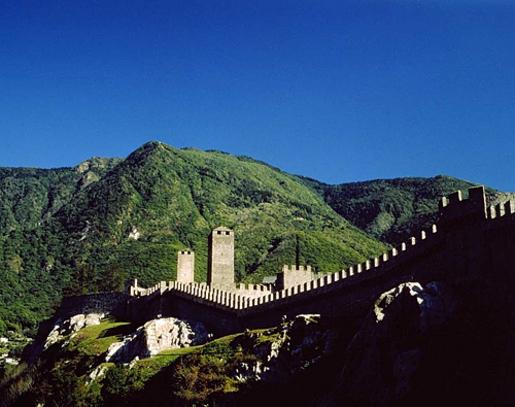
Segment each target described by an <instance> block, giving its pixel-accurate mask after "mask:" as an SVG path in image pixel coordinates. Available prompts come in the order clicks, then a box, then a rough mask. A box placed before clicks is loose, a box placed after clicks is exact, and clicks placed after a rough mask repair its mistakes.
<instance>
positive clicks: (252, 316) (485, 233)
mask: <svg viewBox="0 0 515 407" xmlns="http://www.w3.org/2000/svg"><path fill="white" fill-rule="evenodd" d="M485 202H486V201H485V193H484V188H483V187H475V188H471V189H470V190H469V197H468V198H467V199H463V197H462V194H461V192H456V193H453V194H451V195H450V196H449V197H445V198H442V200H441V202H440V214H439V219H438V221H437V224H435V225H433V226H432V227H431V228H430V229H429V230H423V231H420V232H419V233H418V235H417V236H416V237H411V238H410V239H408V241H407V242H404V243H402V244H400V245H399V246H398V247H395V248H392V249H391V250H389V251H388V252H386V253H383V254H382V255H381V256H378V257H375V258H372V259H369V260H366V261H364V262H363V263H360V264H356V265H354V266H352V267H349V268H347V269H344V270H341V271H338V272H336V273H332V274H326V275H323V276H320V277H318V278H314V279H313V280H311V281H309V282H305V283H302V284H298V285H293V286H291V287H288V288H286V289H283V290H280V291H275V292H273V291H271V290H270V288H269V287H267V286H261V285H256V286H248V285H247V286H243V285H240V286H239V287H238V286H237V288H236V289H235V290H231V291H226V290H223V289H217V288H214V287H211V286H209V285H207V284H206V283H195V282H191V283H183V282H177V281H168V282H164V281H163V282H161V283H159V284H157V285H155V286H153V287H149V288H141V287H137V286H136V287H133V288H132V290H133V291H132V292H131V295H132V296H131V297H129V299H128V300H126V304H125V315H124V316H125V317H126V318H128V319H131V320H134V321H138V322H144V321H146V320H148V319H151V318H155V317H157V316H176V317H179V318H189V319H196V320H200V321H202V322H203V323H205V324H206V325H207V326H208V328H209V329H211V331H213V332H214V333H215V334H217V335H222V334H227V333H232V332H237V331H241V330H243V329H245V328H259V327H267V326H272V325H274V324H277V323H278V322H279V321H280V320H281V319H282V318H283V316H287V317H292V316H294V315H297V314H300V313H319V314H322V315H323V316H325V317H327V318H334V319H337V320H338V321H341V323H346V321H349V323H351V322H350V321H353V320H356V317H359V316H361V315H363V314H364V313H366V312H368V311H369V310H370V309H371V306H372V304H373V302H374V301H375V300H376V299H377V297H378V296H379V295H380V294H381V293H382V292H384V291H386V290H388V289H390V288H392V287H395V286H396V285H398V284H400V283H402V282H405V281H418V282H420V283H427V282H430V281H434V280H439V281H446V282H448V283H449V284H451V285H455V286H460V284H463V282H467V284H471V283H472V284H474V282H477V284H478V285H485V286H487V285H488V281H493V280H495V279H505V280H507V281H508V280H509V281H510V282H513V281H514V278H515V277H514V276H515V203H514V202H510V201H508V202H505V203H502V204H499V205H496V206H495V207H489V208H487V207H486V203H485ZM306 270H307V269H306ZM249 293H258V294H253V295H250V294H249ZM497 295H500V296H505V297H506V298H507V300H508V301H509V302H510V301H511V302H513V296H512V295H511V293H509V292H499V293H497Z"/></svg>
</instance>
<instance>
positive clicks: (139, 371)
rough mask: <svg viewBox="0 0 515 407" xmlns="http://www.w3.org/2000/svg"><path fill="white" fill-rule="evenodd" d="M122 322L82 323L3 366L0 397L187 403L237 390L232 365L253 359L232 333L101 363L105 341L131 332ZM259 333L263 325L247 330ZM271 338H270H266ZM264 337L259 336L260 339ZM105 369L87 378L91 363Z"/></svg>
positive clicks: (101, 402) (24, 401)
mask: <svg viewBox="0 0 515 407" xmlns="http://www.w3.org/2000/svg"><path fill="white" fill-rule="evenodd" d="M134 329H135V327H134V326H131V325H130V324H129V323H127V322H118V321H104V322H102V323H101V324H100V325H96V326H91V327H87V328H83V329H82V330H80V331H79V332H78V333H77V334H76V335H75V336H74V337H73V338H72V339H71V340H70V342H69V343H68V344H67V345H65V346H64V347H63V346H62V344H61V343H58V344H55V345H53V346H52V347H50V348H49V349H48V350H46V351H45V352H44V353H43V354H42V356H41V358H40V360H39V361H38V363H37V365H35V366H31V367H28V366H26V365H21V366H19V367H8V368H7V370H6V371H4V372H0V398H3V399H4V400H6V401H7V402H8V403H9V402H12V401H13V400H18V404H19V405H36V404H37V403H44V404H45V405H51V406H54V405H55V406H56V407H57V406H63V405H73V406H76V407H82V406H84V407H85V406H88V407H91V406H104V405H107V406H109V405H142V404H147V403H148V402H150V401H151V402H152V403H153V404H152V405H161V403H162V402H170V401H171V400H172V399H174V400H176V401H179V402H182V403H186V404H187V405H191V404H192V403H193V404H194V403H201V404H203V403H204V402H205V401H206V400H208V399H209V398H212V397H213V396H215V395H217V394H220V395H223V394H226V393H232V392H235V391H237V390H238V388H239V383H238V382H237V380H235V379H234V378H233V375H232V373H233V369H234V367H235V366H236V365H237V364H238V363H239V362H241V361H245V360H249V361H250V360H255V357H254V356H252V355H247V354H243V352H242V350H241V347H239V346H238V338H240V339H241V338H242V337H243V334H235V335H230V336H226V337H223V338H219V339H216V340H214V341H212V342H209V343H207V344H205V345H199V346H193V347H188V348H180V349H170V350H167V351H164V352H162V353H160V354H158V355H156V356H154V357H152V358H149V359H143V360H140V361H137V362H135V363H134V364H132V365H131V366H130V367H129V366H124V365H115V364H113V363H105V362H102V361H103V360H104V358H105V354H106V352H107V349H108V347H109V345H111V344H112V343H114V342H116V341H119V340H120V339H121V338H122V336H123V335H124V334H125V335H126V334H129V333H130V332H133V331H134ZM252 332H253V333H255V334H259V335H262V332H263V330H257V331H252ZM270 338H273V337H270ZM266 340H268V337H267V336H266V335H265V336H263V335H262V336H261V337H260V341H261V342H263V341H266ZM97 366H100V367H102V368H105V369H107V370H106V371H107V373H106V374H105V376H104V377H103V378H99V379H94V380H93V379H91V377H90V373H91V371H93V369H95V367H97ZM0 405H2V404H1V403H0Z"/></svg>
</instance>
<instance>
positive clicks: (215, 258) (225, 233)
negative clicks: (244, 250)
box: [207, 226, 235, 289]
mask: <svg viewBox="0 0 515 407" xmlns="http://www.w3.org/2000/svg"><path fill="white" fill-rule="evenodd" d="M208 251H209V253H208V255H209V262H208V268H207V283H208V284H209V285H210V286H212V287H216V288H225V289H232V288H234V286H235V285H234V232H233V231H232V230H231V229H229V228H226V227H224V226H220V227H217V228H216V229H214V230H213V231H212V232H211V234H210V235H209V246H208Z"/></svg>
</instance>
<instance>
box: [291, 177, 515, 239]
mask: <svg viewBox="0 0 515 407" xmlns="http://www.w3.org/2000/svg"><path fill="white" fill-rule="evenodd" d="M301 179H302V180H303V182H304V183H305V184H306V185H308V186H310V187H311V188H312V189H313V190H315V191H317V192H318V193H319V194H320V195H321V196H323V197H324V199H325V201H326V202H327V203H328V204H329V205H330V206H331V207H332V208H333V209H334V210H335V211H336V212H338V213H339V214H340V215H341V216H343V217H344V218H345V219H347V220H349V221H350V222H352V223H353V224H354V225H356V226H357V227H359V228H360V229H362V230H364V231H366V232H367V233H369V234H370V235H372V236H374V237H376V238H378V239H380V240H382V241H384V242H388V243H390V244H397V243H399V242H402V241H404V240H406V239H407V238H408V237H409V236H411V235H412V233H415V232H417V231H419V230H421V229H424V228H428V227H430V226H431V224H433V223H434V222H435V221H436V220H437V217H438V202H439V200H440V198H441V197H442V196H446V195H449V194H451V193H452V192H454V191H457V190H462V191H464V192H465V191H466V190H467V189H468V188H470V187H471V186H474V185H477V184H473V183H471V182H468V181H464V180H461V179H457V178H453V177H448V176H436V177H433V178H397V179H388V180H373V181H366V182H353V183H346V184H340V185H327V184H323V183H320V182H318V181H316V180H312V179H307V178H301ZM487 197H488V201H489V203H495V202H497V201H498V200H503V199H508V198H509V194H506V193H501V192H498V191H496V190H494V189H491V188H487Z"/></svg>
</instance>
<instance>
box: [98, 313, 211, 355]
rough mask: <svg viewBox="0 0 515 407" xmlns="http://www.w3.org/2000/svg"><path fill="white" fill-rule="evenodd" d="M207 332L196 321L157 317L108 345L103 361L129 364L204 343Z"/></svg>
mask: <svg viewBox="0 0 515 407" xmlns="http://www.w3.org/2000/svg"><path fill="white" fill-rule="evenodd" d="M207 339H208V331H207V330H206V328H205V327H204V325H203V324H201V323H200V322H195V321H185V320H181V319H177V318H158V319H153V320H151V321H148V322H147V323H145V325H143V326H141V327H139V328H138V329H137V330H136V332H135V333H134V334H132V335H129V336H126V337H125V338H123V340H122V341H121V342H116V343H114V344H112V345H111V346H110V347H109V349H108V351H107V356H106V361H113V362H119V363H129V362H131V361H132V360H133V359H134V358H140V359H141V358H147V357H150V356H153V355H157V354H158V353H160V352H162V351H164V350H168V349H177V348H184V347H188V346H193V345H198V344H201V343H204V342H206V341H207Z"/></svg>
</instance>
